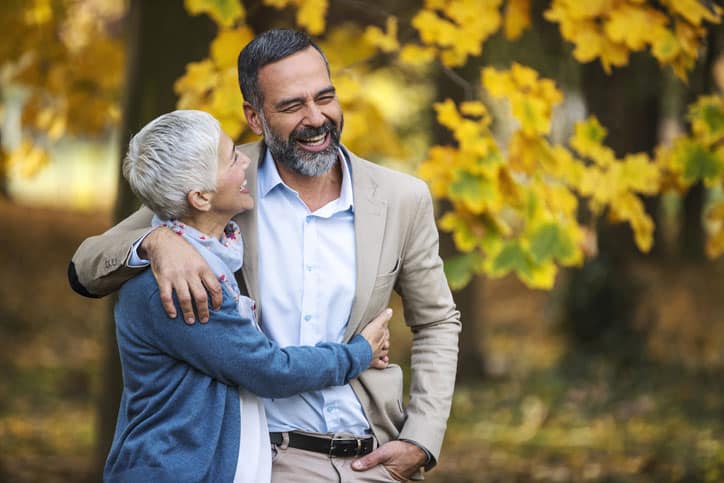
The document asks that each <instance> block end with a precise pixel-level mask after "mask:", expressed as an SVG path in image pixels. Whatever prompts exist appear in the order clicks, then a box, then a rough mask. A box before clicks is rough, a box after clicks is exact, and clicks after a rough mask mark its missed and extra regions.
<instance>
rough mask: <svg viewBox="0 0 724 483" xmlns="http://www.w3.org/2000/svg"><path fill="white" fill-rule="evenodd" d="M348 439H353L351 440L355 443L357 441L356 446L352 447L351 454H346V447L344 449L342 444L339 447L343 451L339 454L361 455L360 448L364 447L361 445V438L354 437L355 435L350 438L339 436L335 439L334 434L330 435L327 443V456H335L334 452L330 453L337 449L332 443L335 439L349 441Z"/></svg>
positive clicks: (343, 455)
mask: <svg viewBox="0 0 724 483" xmlns="http://www.w3.org/2000/svg"><path fill="white" fill-rule="evenodd" d="M350 439H353V440H354V441H355V443H357V446H356V447H355V448H354V453H352V454H346V453H347V449H346V448H345V447H344V446H342V447H340V449H342V453H343V454H342V455H341V456H342V457H348V456H359V455H361V454H362V450H363V449H364V448H363V447H362V438H358V437H356V436H353V437H352V438H339V440H338V439H336V437H335V436H332V439H331V440H330V443H329V455H328V456H329V457H330V458H331V457H333V456H335V455H334V454H332V453H334V450H335V449H337V446H336V445H335V444H334V443H335V441H344V440H347V441H349V440H350Z"/></svg>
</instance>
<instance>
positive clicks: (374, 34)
mask: <svg viewBox="0 0 724 483" xmlns="http://www.w3.org/2000/svg"><path fill="white" fill-rule="evenodd" d="M385 29H386V31H384V32H383V31H382V29H380V28H379V27H377V26H374V25H370V26H368V27H367V29H366V30H365V33H364V39H365V41H366V42H369V43H370V44H371V45H374V46H375V47H377V48H378V49H380V50H381V51H382V52H386V53H390V52H396V51H397V50H399V49H400V44H399V42H398V41H397V18H396V17H387V21H386V22H385Z"/></svg>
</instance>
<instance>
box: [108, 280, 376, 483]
mask: <svg viewBox="0 0 724 483" xmlns="http://www.w3.org/2000/svg"><path fill="white" fill-rule="evenodd" d="M177 313H178V314H179V316H178V317H176V319H173V320H172V319H169V317H168V316H167V315H166V313H165V312H164V311H163V308H162V305H161V299H160V296H159V290H158V285H157V284H156V281H155V279H154V277H153V274H152V273H151V271H150V270H146V271H145V272H143V273H142V274H140V275H138V276H136V277H134V278H133V279H131V280H129V281H128V282H126V283H125V284H124V285H123V287H122V288H121V290H120V293H119V298H118V302H117V303H116V306H115V321H116V337H117V341H118V348H119V351H120V355H121V366H122V369H123V395H122V398H121V405H120V409H119V413H118V420H117V424H116V432H115V436H114V438H113V445H112V447H111V450H110V453H109V455H108V459H107V460H106V466H105V470H104V475H103V476H104V481H107V482H129V483H130V482H133V483H141V482H154V483H163V482H173V483H182V482H189V483H190V482H215V483H216V482H232V481H233V479H234V473H235V470H236V463H237V458H238V456H239V435H240V413H239V394H238V389H237V387H243V388H246V389H248V390H249V391H251V392H253V393H255V394H257V395H259V396H261V397H270V398H276V397H288V396H291V395H293V394H296V393H300V392H306V391H312V390H317V389H321V388H323V387H327V386H335V385H342V384H346V383H347V382H348V381H349V380H350V379H353V378H355V377H357V376H358V375H359V374H360V373H361V372H362V371H363V370H365V369H366V368H367V367H368V366H369V364H370V361H371V359H372V351H371V348H370V346H369V344H368V343H367V341H366V340H365V339H364V338H363V337H362V336H359V335H358V336H356V337H355V338H354V339H352V340H351V341H350V342H349V343H348V344H334V343H320V344H317V345H316V346H315V347H305V346H294V347H286V348H284V349H282V348H280V347H279V346H278V345H277V344H276V343H274V342H272V341H270V340H269V339H267V338H266V336H264V334H262V333H261V332H259V331H258V330H257V329H256V328H255V326H254V325H253V323H252V322H251V321H250V320H248V319H241V318H240V316H239V312H238V309H237V306H236V302H235V301H234V300H233V298H232V296H231V294H230V293H229V292H228V291H227V290H226V288H225V287H224V297H223V303H222V306H221V309H220V310H218V311H211V313H210V320H209V322H208V323H207V324H199V323H196V324H193V325H187V324H186V323H184V321H183V318H182V317H181V310H180V309H179V308H178V306H177Z"/></svg>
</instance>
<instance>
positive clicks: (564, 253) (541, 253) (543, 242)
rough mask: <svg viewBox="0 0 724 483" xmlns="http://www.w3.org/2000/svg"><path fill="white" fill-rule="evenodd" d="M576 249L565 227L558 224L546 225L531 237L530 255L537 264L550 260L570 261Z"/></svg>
mask: <svg viewBox="0 0 724 483" xmlns="http://www.w3.org/2000/svg"><path fill="white" fill-rule="evenodd" d="M575 250H576V247H575V245H574V243H573V240H571V238H570V237H569V236H568V234H567V233H566V232H565V230H564V229H563V227H561V226H560V225H558V224H556V223H544V224H543V225H541V226H540V227H538V228H537V229H536V230H535V231H534V232H533V234H532V235H531V237H530V253H531V255H532V257H533V260H534V261H535V262H536V263H545V262H547V261H548V260H551V259H555V258H557V259H558V260H566V259H570V258H571V257H573V256H574V255H575Z"/></svg>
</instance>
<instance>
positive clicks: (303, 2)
mask: <svg viewBox="0 0 724 483" xmlns="http://www.w3.org/2000/svg"><path fill="white" fill-rule="evenodd" d="M328 7H329V2H328V1H327V0H298V10H297V25H299V26H300V27H303V28H304V29H305V30H306V31H307V32H309V33H310V34H312V35H319V34H321V33H322V32H324V29H325V26H326V21H325V17H326V16H327V8H328Z"/></svg>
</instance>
